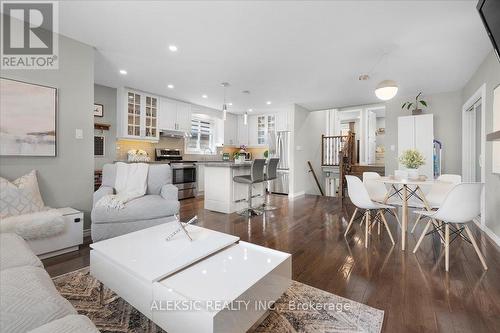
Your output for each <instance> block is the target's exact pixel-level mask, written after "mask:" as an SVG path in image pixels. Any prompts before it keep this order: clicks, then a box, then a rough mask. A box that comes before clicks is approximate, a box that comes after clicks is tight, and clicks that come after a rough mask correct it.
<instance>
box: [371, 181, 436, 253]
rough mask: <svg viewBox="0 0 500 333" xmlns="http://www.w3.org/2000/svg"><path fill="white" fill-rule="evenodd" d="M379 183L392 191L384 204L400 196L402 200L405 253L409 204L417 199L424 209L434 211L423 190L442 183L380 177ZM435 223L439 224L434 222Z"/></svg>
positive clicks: (403, 245)
mask: <svg viewBox="0 0 500 333" xmlns="http://www.w3.org/2000/svg"><path fill="white" fill-rule="evenodd" d="M378 181H381V182H383V183H384V184H386V185H389V186H390V189H389V190H388V191H387V194H386V196H385V198H384V204H387V203H388V201H389V199H390V198H392V197H395V196H398V197H399V199H401V207H402V210H403V211H402V214H401V215H402V216H401V249H402V250H403V251H404V250H405V248H406V230H407V229H408V220H409V213H408V209H409V203H410V199H411V198H415V199H417V202H418V201H420V202H421V203H422V205H423V208H425V209H426V210H428V211H430V210H432V208H431V206H430V205H429V203H428V202H427V199H426V198H425V193H424V191H423V190H422V187H423V186H424V187H425V186H431V185H433V184H435V183H438V182H440V181H438V180H434V179H432V180H427V179H426V180H419V179H415V180H414V179H405V178H399V177H392V176H390V177H380V178H379V179H378ZM434 223H437V222H436V221H434Z"/></svg>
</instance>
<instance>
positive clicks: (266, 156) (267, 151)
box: [264, 150, 269, 158]
mask: <svg viewBox="0 0 500 333" xmlns="http://www.w3.org/2000/svg"><path fill="white" fill-rule="evenodd" d="M264 157H265V158H268V157H269V150H266V151H265V152H264Z"/></svg>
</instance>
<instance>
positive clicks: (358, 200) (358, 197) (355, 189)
mask: <svg viewBox="0 0 500 333" xmlns="http://www.w3.org/2000/svg"><path fill="white" fill-rule="evenodd" d="M345 177H346V179H347V190H348V192H349V198H350V199H351V201H352V203H353V204H354V205H355V206H356V209H355V210H354V213H353V214H352V217H351V220H350V221H349V224H348V225H347V229H346V231H345V233H344V236H347V233H348V232H349V229H350V228H351V225H352V223H353V221H354V217H355V216H356V213H357V212H358V209H363V210H364V211H365V212H364V214H363V220H362V222H365V248H367V247H368V229H370V228H371V211H372V210H374V211H375V212H376V213H375V221H374V223H378V226H379V233H380V223H381V220H382V222H383V224H384V226H385V229H386V230H387V233H388V234H389V237H390V238H391V242H392V244H395V242H394V238H393V237H392V233H391V230H390V229H389V225H388V224H387V220H386V219H385V216H384V212H385V210H386V209H395V208H394V207H392V206H389V205H384V204H381V203H377V202H374V201H372V200H371V199H370V196H369V194H368V191H367V190H366V188H365V186H364V185H363V183H362V182H361V180H360V179H359V178H358V177H355V176H345ZM379 217H380V218H379Z"/></svg>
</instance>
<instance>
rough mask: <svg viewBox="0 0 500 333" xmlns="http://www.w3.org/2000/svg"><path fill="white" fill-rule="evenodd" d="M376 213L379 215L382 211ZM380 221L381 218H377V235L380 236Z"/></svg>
mask: <svg viewBox="0 0 500 333" xmlns="http://www.w3.org/2000/svg"><path fill="white" fill-rule="evenodd" d="M378 213H379V214H380V215H382V212H380V211H379V212H378ZM380 223H382V220H380V219H379V220H378V221H377V235H379V236H380Z"/></svg>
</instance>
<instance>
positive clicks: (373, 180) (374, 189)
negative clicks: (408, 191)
mask: <svg viewBox="0 0 500 333" xmlns="http://www.w3.org/2000/svg"><path fill="white" fill-rule="evenodd" d="M381 178H382V176H380V175H379V174H378V173H376V172H371V171H366V172H363V184H364V185H365V187H366V190H367V191H368V195H369V196H370V199H371V200H372V201H375V202H379V203H384V201H385V200H386V197H387V195H388V192H389V191H388V190H387V187H386V186H385V184H384V183H383V182H381V181H380V179H381ZM385 204H388V205H392V206H401V205H402V201H401V199H400V198H399V197H396V196H393V197H391V198H388V199H387V202H385ZM389 211H390V213H391V214H392V215H393V216H394V217H395V218H396V221H397V222H398V224H399V225H400V226H401V222H400V221H399V217H398V214H397V209H394V210H389Z"/></svg>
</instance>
